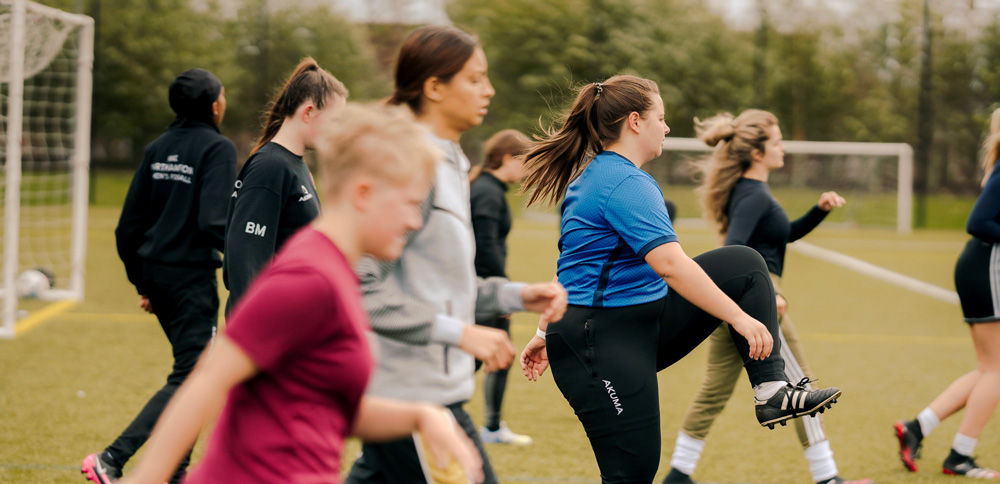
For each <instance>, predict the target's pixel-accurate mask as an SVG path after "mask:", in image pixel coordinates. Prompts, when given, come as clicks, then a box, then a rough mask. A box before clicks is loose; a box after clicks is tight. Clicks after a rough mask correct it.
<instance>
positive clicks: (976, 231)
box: [965, 163, 1000, 244]
mask: <svg viewBox="0 0 1000 484" xmlns="http://www.w3.org/2000/svg"><path fill="white" fill-rule="evenodd" d="M965 230H966V231H967V232H969V234H970V235H972V236H974V237H976V238H979V239H982V240H985V241H987V242H992V243H994V244H996V243H1000V163H996V164H995V165H993V171H992V172H990V177H989V178H987V179H986V186H984V187H983V193H981V194H980V195H979V198H978V199H976V204H975V205H973V206H972V212H970V213H969V220H968V221H967V222H966V223H965Z"/></svg>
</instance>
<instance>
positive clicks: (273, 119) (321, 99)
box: [250, 57, 348, 154]
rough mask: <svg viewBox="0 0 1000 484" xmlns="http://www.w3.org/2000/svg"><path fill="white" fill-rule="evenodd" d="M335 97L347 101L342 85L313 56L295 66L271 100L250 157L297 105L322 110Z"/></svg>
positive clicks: (268, 140)
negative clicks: (308, 104)
mask: <svg viewBox="0 0 1000 484" xmlns="http://www.w3.org/2000/svg"><path fill="white" fill-rule="evenodd" d="M335 95H337V96H340V97H343V98H344V99H347V95H348V93H347V88H346V87H344V84H343V83H342V82H340V81H338V80H337V78H336V77H333V74H330V73H329V72H327V71H326V70H324V69H322V68H321V67H320V66H319V64H317V63H316V61H315V60H313V58H312V57H306V58H305V59H302V61H301V62H299V65H298V67H296V68H295V71H293V72H292V75H291V76H289V77H288V80H287V81H285V85H284V86H283V87H282V88H281V91H279V92H278V94H277V95H275V97H274V99H272V100H271V102H270V104H269V107H268V110H267V114H266V115H265V118H264V127H263V129H262V130H261V133H260V138H258V139H257V143H256V144H255V145H254V147H253V150H252V151H251V152H250V154H254V153H256V152H257V150H259V149H261V148H262V147H263V146H264V145H266V144H267V143H269V142H270V141H271V140H272V139H274V136H275V135H277V134H278V130H280V129H281V126H282V124H284V122H285V119H286V118H288V117H290V116H293V115H294V114H295V111H296V110H297V109H299V106H301V105H303V104H304V103H306V102H309V101H311V102H312V103H313V104H314V105H315V106H316V109H323V108H324V107H325V106H326V103H327V101H330V100H331V99H332V98H333V97H334V96H335Z"/></svg>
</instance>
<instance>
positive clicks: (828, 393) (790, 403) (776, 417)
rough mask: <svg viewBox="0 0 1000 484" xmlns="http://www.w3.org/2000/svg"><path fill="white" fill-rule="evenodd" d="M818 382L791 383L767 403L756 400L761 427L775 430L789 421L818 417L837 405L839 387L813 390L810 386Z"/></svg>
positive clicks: (806, 379) (807, 380)
mask: <svg viewBox="0 0 1000 484" xmlns="http://www.w3.org/2000/svg"><path fill="white" fill-rule="evenodd" d="M814 381H816V380H810V379H808V378H803V379H801V380H799V382H798V383H797V384H795V385H794V386H793V385H792V384H791V383H789V384H788V385H787V386H785V388H782V389H781V390H778V393H775V394H774V396H772V397H771V398H768V399H767V401H766V402H762V401H760V400H756V399H754V403H755V404H756V405H755V407H756V411H757V421H758V422H760V425H761V427H767V428H769V429H772V430H773V429H774V425H775V424H779V423H780V424H781V425H785V424H786V423H787V422H788V421H789V420H791V419H793V418H795V417H801V416H803V415H810V416H813V415H816V414H817V413H823V411H824V410H826V409H828V408H830V407H832V406H833V404H834V403H837V398H839V397H840V389H839V388H837V387H830V388H824V389H822V390H811V389H809V384H810V383H812V382H814Z"/></svg>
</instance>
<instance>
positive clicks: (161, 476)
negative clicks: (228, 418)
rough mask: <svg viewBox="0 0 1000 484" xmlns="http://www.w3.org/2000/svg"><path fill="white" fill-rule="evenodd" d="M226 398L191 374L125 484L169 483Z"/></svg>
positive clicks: (195, 374) (155, 429)
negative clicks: (206, 422) (185, 455)
mask: <svg viewBox="0 0 1000 484" xmlns="http://www.w3.org/2000/svg"><path fill="white" fill-rule="evenodd" d="M225 398H226V392H225V391H224V390H220V389H219V387H218V385H216V384H214V383H212V382H211V381H209V380H208V379H207V378H205V377H204V375H203V374H201V373H199V372H195V373H193V374H192V375H191V377H190V378H189V379H188V381H187V382H185V383H184V385H183V386H181V388H180V390H178V392H177V395H175V396H174V398H173V399H172V400H171V402H170V404H169V405H167V408H166V410H165V411H164V412H163V415H162V416H161V417H160V420H159V422H157V424H156V427H155V428H154V429H153V434H152V438H151V439H150V441H149V445H148V446H147V448H146V451H145V452H144V454H143V457H142V460H141V461H140V462H139V466H138V468H137V469H136V470H135V472H133V473H132V474H131V475H129V480H128V483H129V484H142V483H155V484H159V483H162V482H164V481H166V480H168V479H169V478H170V476H171V475H173V473H174V470H175V469H176V467H177V463H178V462H180V460H181V458H182V457H183V456H184V454H186V453H187V451H188V449H190V448H191V446H192V445H194V442H195V440H196V439H197V438H198V434H199V433H200V432H201V428H202V426H203V425H204V424H205V421H206V420H208V418H209V416H211V415H215V414H216V413H218V411H219V409H220V408H221V407H222V404H223V403H224V402H225Z"/></svg>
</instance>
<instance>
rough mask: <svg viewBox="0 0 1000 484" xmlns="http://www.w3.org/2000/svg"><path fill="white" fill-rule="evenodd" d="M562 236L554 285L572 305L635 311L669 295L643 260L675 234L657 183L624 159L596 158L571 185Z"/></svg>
mask: <svg viewBox="0 0 1000 484" xmlns="http://www.w3.org/2000/svg"><path fill="white" fill-rule="evenodd" d="M560 232H561V235H560V237H559V262H558V274H559V282H560V283H562V285H563V286H565V287H566V291H567V292H568V293H569V303H570V304H575V305H580V306H590V307H622V306H633V305H636V304H644V303H647V302H651V301H655V300H657V299H660V298H662V297H664V296H666V295H667V283H666V282H664V281H663V278H661V277H660V276H659V275H657V274H656V272H655V271H653V269H652V268H651V267H649V265H648V264H646V262H645V261H644V260H643V259H644V258H645V257H646V254H648V253H649V251H651V250H653V249H655V248H656V247H659V246H661V245H663V244H666V243H668V242H676V241H677V234H675V233H674V227H673V225H672V224H671V223H670V217H669V216H668V215H667V208H666V205H664V203H663V192H661V191H660V187H659V185H657V183H656V180H654V179H653V177H652V176H650V175H649V173H646V172H644V171H642V170H640V169H639V168H638V167H637V166H635V164H633V163H632V162H631V161H629V160H628V159H626V158H625V157H623V156H621V155H619V154H618V153H615V152H612V151H605V152H602V153H600V154H598V155H597V156H596V157H594V159H593V161H591V162H590V164H589V165H588V166H587V168H586V169H585V170H584V171H583V173H581V174H580V176H578V177H577V178H576V179H575V180H573V181H572V182H571V183H570V184H569V187H568V188H567V189H566V199H565V200H564V201H563V203H562V227H561V230H560Z"/></svg>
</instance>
